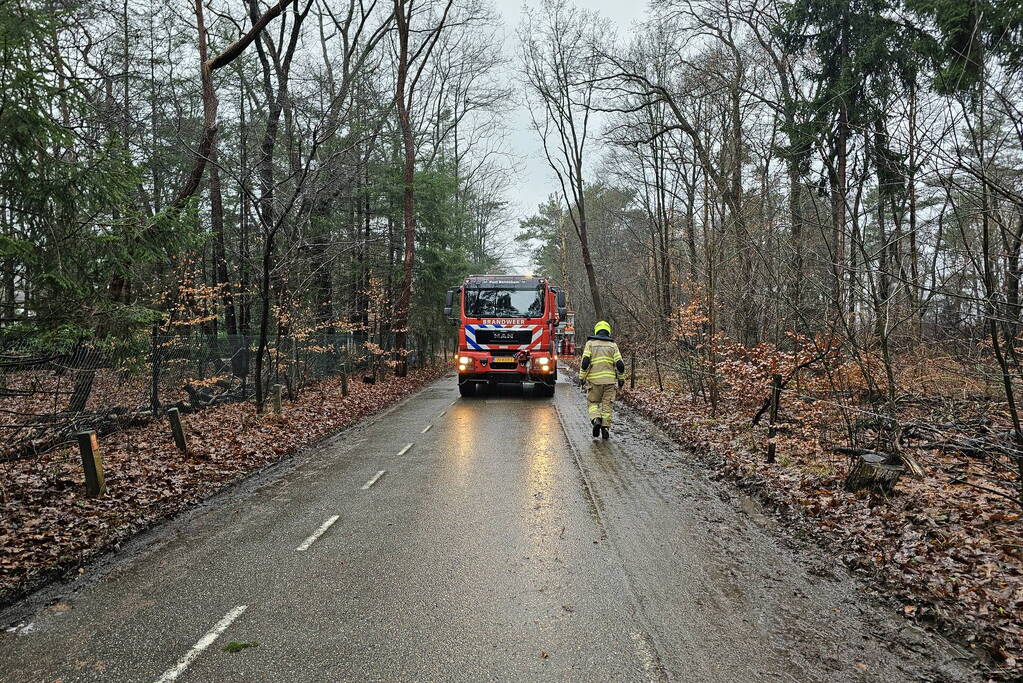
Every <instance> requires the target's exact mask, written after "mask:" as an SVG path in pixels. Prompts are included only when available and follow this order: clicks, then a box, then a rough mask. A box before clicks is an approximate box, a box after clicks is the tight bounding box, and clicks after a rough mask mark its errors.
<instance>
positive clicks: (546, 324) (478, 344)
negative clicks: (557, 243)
mask: <svg viewBox="0 0 1023 683" xmlns="http://www.w3.org/2000/svg"><path fill="white" fill-rule="evenodd" d="M565 313H566V311H565V293H564V292H562V291H559V290H558V289H557V288H555V287H553V286H551V284H550V283H549V282H548V281H547V280H546V279H545V278H537V277H532V276H529V275H470V276H469V277H467V278H465V282H464V283H463V284H462V286H461V287H458V288H456V289H452V290H449V291H448V295H447V300H446V301H445V305H444V314H445V315H447V316H448V317H449V318H453V317H454V316H456V315H457V316H458V317H457V318H455V319H457V320H458V321H459V329H458V353H457V355H456V357H455V364H456V366H457V367H458V390H459V392H460V393H461V394H462V396H471V395H473V394H474V393H475V392H476V390H477V388H478V387H479V385H481V384H484V385H488V386H490V387H493V386H494V385H496V384H498V383H503V382H517V383H521V382H533V383H534V384H533V385H534V387H535V388H536V391H537V393H539V394H540V395H541V396H548V397H549V396H553V395H554V383H555V381H556V380H557V378H558V353H557V349H556V348H555V332H556V330H557V326H558V322H559V321H560V320H561V318H563V317H564V316H565Z"/></svg>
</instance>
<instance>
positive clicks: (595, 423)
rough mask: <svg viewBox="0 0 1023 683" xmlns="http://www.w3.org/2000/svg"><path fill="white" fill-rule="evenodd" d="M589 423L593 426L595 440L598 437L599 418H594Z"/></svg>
mask: <svg viewBox="0 0 1023 683" xmlns="http://www.w3.org/2000/svg"><path fill="white" fill-rule="evenodd" d="M590 422H591V423H592V424H593V438H594V439H596V438H597V437H598V436H600V418H599V417H595V418H593V419H592V420H590Z"/></svg>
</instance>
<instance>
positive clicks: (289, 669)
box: [0, 378, 974, 682]
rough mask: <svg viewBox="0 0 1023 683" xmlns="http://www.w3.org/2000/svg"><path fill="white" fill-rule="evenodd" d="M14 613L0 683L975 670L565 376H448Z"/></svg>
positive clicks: (947, 675) (760, 676)
mask: <svg viewBox="0 0 1023 683" xmlns="http://www.w3.org/2000/svg"><path fill="white" fill-rule="evenodd" d="M424 430H425V431H424ZM2 616H3V621H2V623H3V624H4V625H5V627H4V628H5V630H3V631H2V632H0V679H2V680H3V681H56V680H60V681H93V680H95V681H158V680H164V681H169V680H175V679H176V680H181V681H262V680H268V681H269V680H275V681H334V680H359V681H363V680H367V681H368V680H381V681H383V680H410V681H413V680H414V681H421V680H586V681H649V680H654V681H662V680H674V681H729V682H732V681H761V680H764V681H774V680H781V681H847V680H848V681H859V680H864V681H866V680H870V681H875V680H892V681H902V680H973V678H974V674H973V673H971V669H970V668H969V662H968V661H967V660H964V659H962V658H961V657H960V656H959V655H958V653H959V650H957V649H956V648H954V647H952V646H951V645H949V644H948V643H946V642H945V641H943V640H941V639H940V638H937V637H935V636H932V635H930V634H927V633H924V632H922V631H919V630H918V629H916V628H914V627H913V626H911V625H910V624H909V622H907V621H905V620H903V619H900V618H898V617H895V616H893V615H892V614H890V613H889V612H888V611H887V610H886V609H884V608H881V607H879V606H877V605H875V604H874V603H873V602H871V601H870V600H869V599H868V598H866V597H864V595H863V593H862V591H860V590H858V589H857V588H856V586H855V585H854V584H853V583H852V582H851V581H850V580H849V579H848V578H847V577H845V575H844V574H843V573H842V571H841V570H840V569H838V568H837V567H835V566H833V564H832V563H831V562H830V561H829V559H828V558H827V557H825V556H822V555H818V554H815V553H814V552H813V551H812V549H811V550H802V551H799V552H798V554H797V553H796V552H794V551H792V550H789V549H787V548H786V547H785V546H784V544H783V543H781V542H780V541H779V539H778V535H777V533H776V532H775V531H774V530H773V529H772V528H771V521H770V520H769V519H768V518H767V517H765V516H764V515H762V514H761V513H760V512H759V511H758V510H757V508H756V506H755V504H754V503H752V501H749V500H747V499H744V498H742V497H737V496H735V495H734V494H733V493H730V492H729V491H728V489H727V487H726V486H724V485H722V484H717V483H713V482H711V481H709V480H708V478H707V477H706V475H705V473H704V472H703V471H702V470H701V469H700V467H699V466H698V465H696V464H695V463H692V462H691V461H689V460H687V459H686V456H685V453H684V452H683V451H681V450H679V449H678V448H677V447H676V446H673V445H671V444H669V443H668V442H667V441H666V440H665V439H664V438H663V437H662V436H661V435H659V434H658V433H657V432H656V430H654V429H653V428H652V427H651V426H650V425H648V424H646V423H645V422H643V421H642V420H640V419H639V418H636V417H633V416H629V415H624V416H623V417H622V419H621V420H620V421H619V426H618V427H617V428H616V430H615V433H614V436H613V438H612V440H611V441H610V442H600V441H593V440H592V439H591V437H590V433H589V425H588V424H587V422H586V418H585V406H584V404H583V398H582V396H581V395H580V394H579V392H578V390H577V389H575V388H574V387H573V386H572V385H570V384H566V383H563V384H561V385H559V388H558V394H557V396H556V398H554V399H542V398H534V397H532V396H531V395H530V394H529V392H525V393H524V392H522V391H521V390H519V389H518V388H508V389H504V390H501V391H499V392H498V393H497V395H493V396H489V397H486V398H476V399H459V398H458V394H457V390H456V387H455V382H454V379H453V378H447V379H444V380H442V381H440V382H438V383H435V384H433V385H431V386H429V387H428V388H426V389H425V390H424V391H422V392H421V393H419V394H418V395H416V396H414V397H412V398H411V399H409V400H408V401H406V402H405V403H404V404H402V405H399V406H398V407H396V408H395V409H393V410H391V411H389V412H388V413H386V414H385V415H383V416H381V417H380V418H378V419H376V420H373V421H372V422H371V423H369V424H367V425H365V426H363V427H361V428H358V429H356V430H352V431H349V432H346V433H345V434H343V435H341V436H340V437H339V438H337V439H335V440H334V441H332V442H330V443H328V444H326V445H325V446H323V447H321V448H319V449H316V450H314V451H311V452H309V453H307V454H304V455H302V456H300V457H298V458H296V459H295V460H293V461H291V462H290V463H289V464H286V465H284V466H281V467H278V468H276V469H275V470H273V471H271V472H269V473H267V474H264V475H261V476H260V477H258V478H256V479H252V480H250V481H248V482H246V483H245V484H243V485H240V486H238V487H236V488H235V489H233V490H232V491H231V492H229V493H228V494H225V495H222V496H220V497H218V498H217V499H215V500H214V501H211V503H210V504H208V505H206V506H204V507H203V508H202V509H200V510H198V511H196V512H193V513H191V514H189V515H186V516H184V517H182V518H179V519H178V520H176V521H175V522H172V523H171V524H169V525H166V526H164V527H163V528H161V529H159V530H157V531H156V532H153V533H150V534H148V535H147V536H145V537H144V538H142V539H140V540H139V541H138V542H136V543H133V544H131V547H129V548H126V549H124V550H122V552H120V553H119V554H118V555H116V556H114V557H108V558H106V559H105V560H103V561H101V562H99V563H97V564H96V565H95V566H93V567H90V568H89V570H88V571H87V572H86V573H85V574H84V575H83V576H82V578H81V579H80V580H78V581H76V582H74V583H72V584H69V585H63V586H56V587H53V588H51V589H49V590H47V591H44V592H43V593H41V594H39V595H37V596H35V597H34V598H33V599H30V600H28V601H26V602H25V603H23V604H21V605H18V606H16V607H14V608H12V609H11V610H8V612H6V613H5V614H4V615H2ZM231 642H236V643H249V644H256V643H258V645H257V646H254V647H248V648H245V649H242V650H241V651H239V652H227V651H225V650H224V648H225V646H226V645H227V644H228V643H231ZM161 677H162V678H161Z"/></svg>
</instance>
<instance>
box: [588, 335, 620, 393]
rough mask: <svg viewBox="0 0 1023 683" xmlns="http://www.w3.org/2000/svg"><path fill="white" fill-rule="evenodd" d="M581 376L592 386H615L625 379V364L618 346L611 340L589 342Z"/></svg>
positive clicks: (591, 340)
mask: <svg viewBox="0 0 1023 683" xmlns="http://www.w3.org/2000/svg"><path fill="white" fill-rule="evenodd" d="M579 376H580V377H582V378H583V379H584V380H586V381H587V382H589V383H590V384H614V383H615V382H617V381H618V380H620V379H625V362H624V361H622V354H621V352H620V351H619V350H618V344H615V343H614V342H613V341H611V340H610V339H593V338H591V339H589V340H587V342H586V346H585V347H584V348H583V360H582V371H581V372H580V373H579Z"/></svg>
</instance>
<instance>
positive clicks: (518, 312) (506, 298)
mask: <svg viewBox="0 0 1023 683" xmlns="http://www.w3.org/2000/svg"><path fill="white" fill-rule="evenodd" d="M543 293H544V290H543V289H508V288H479V289H469V288H467V289H466V290H465V315H466V316H468V317H470V318H539V317H540V316H541V315H543V298H544V297H543Z"/></svg>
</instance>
